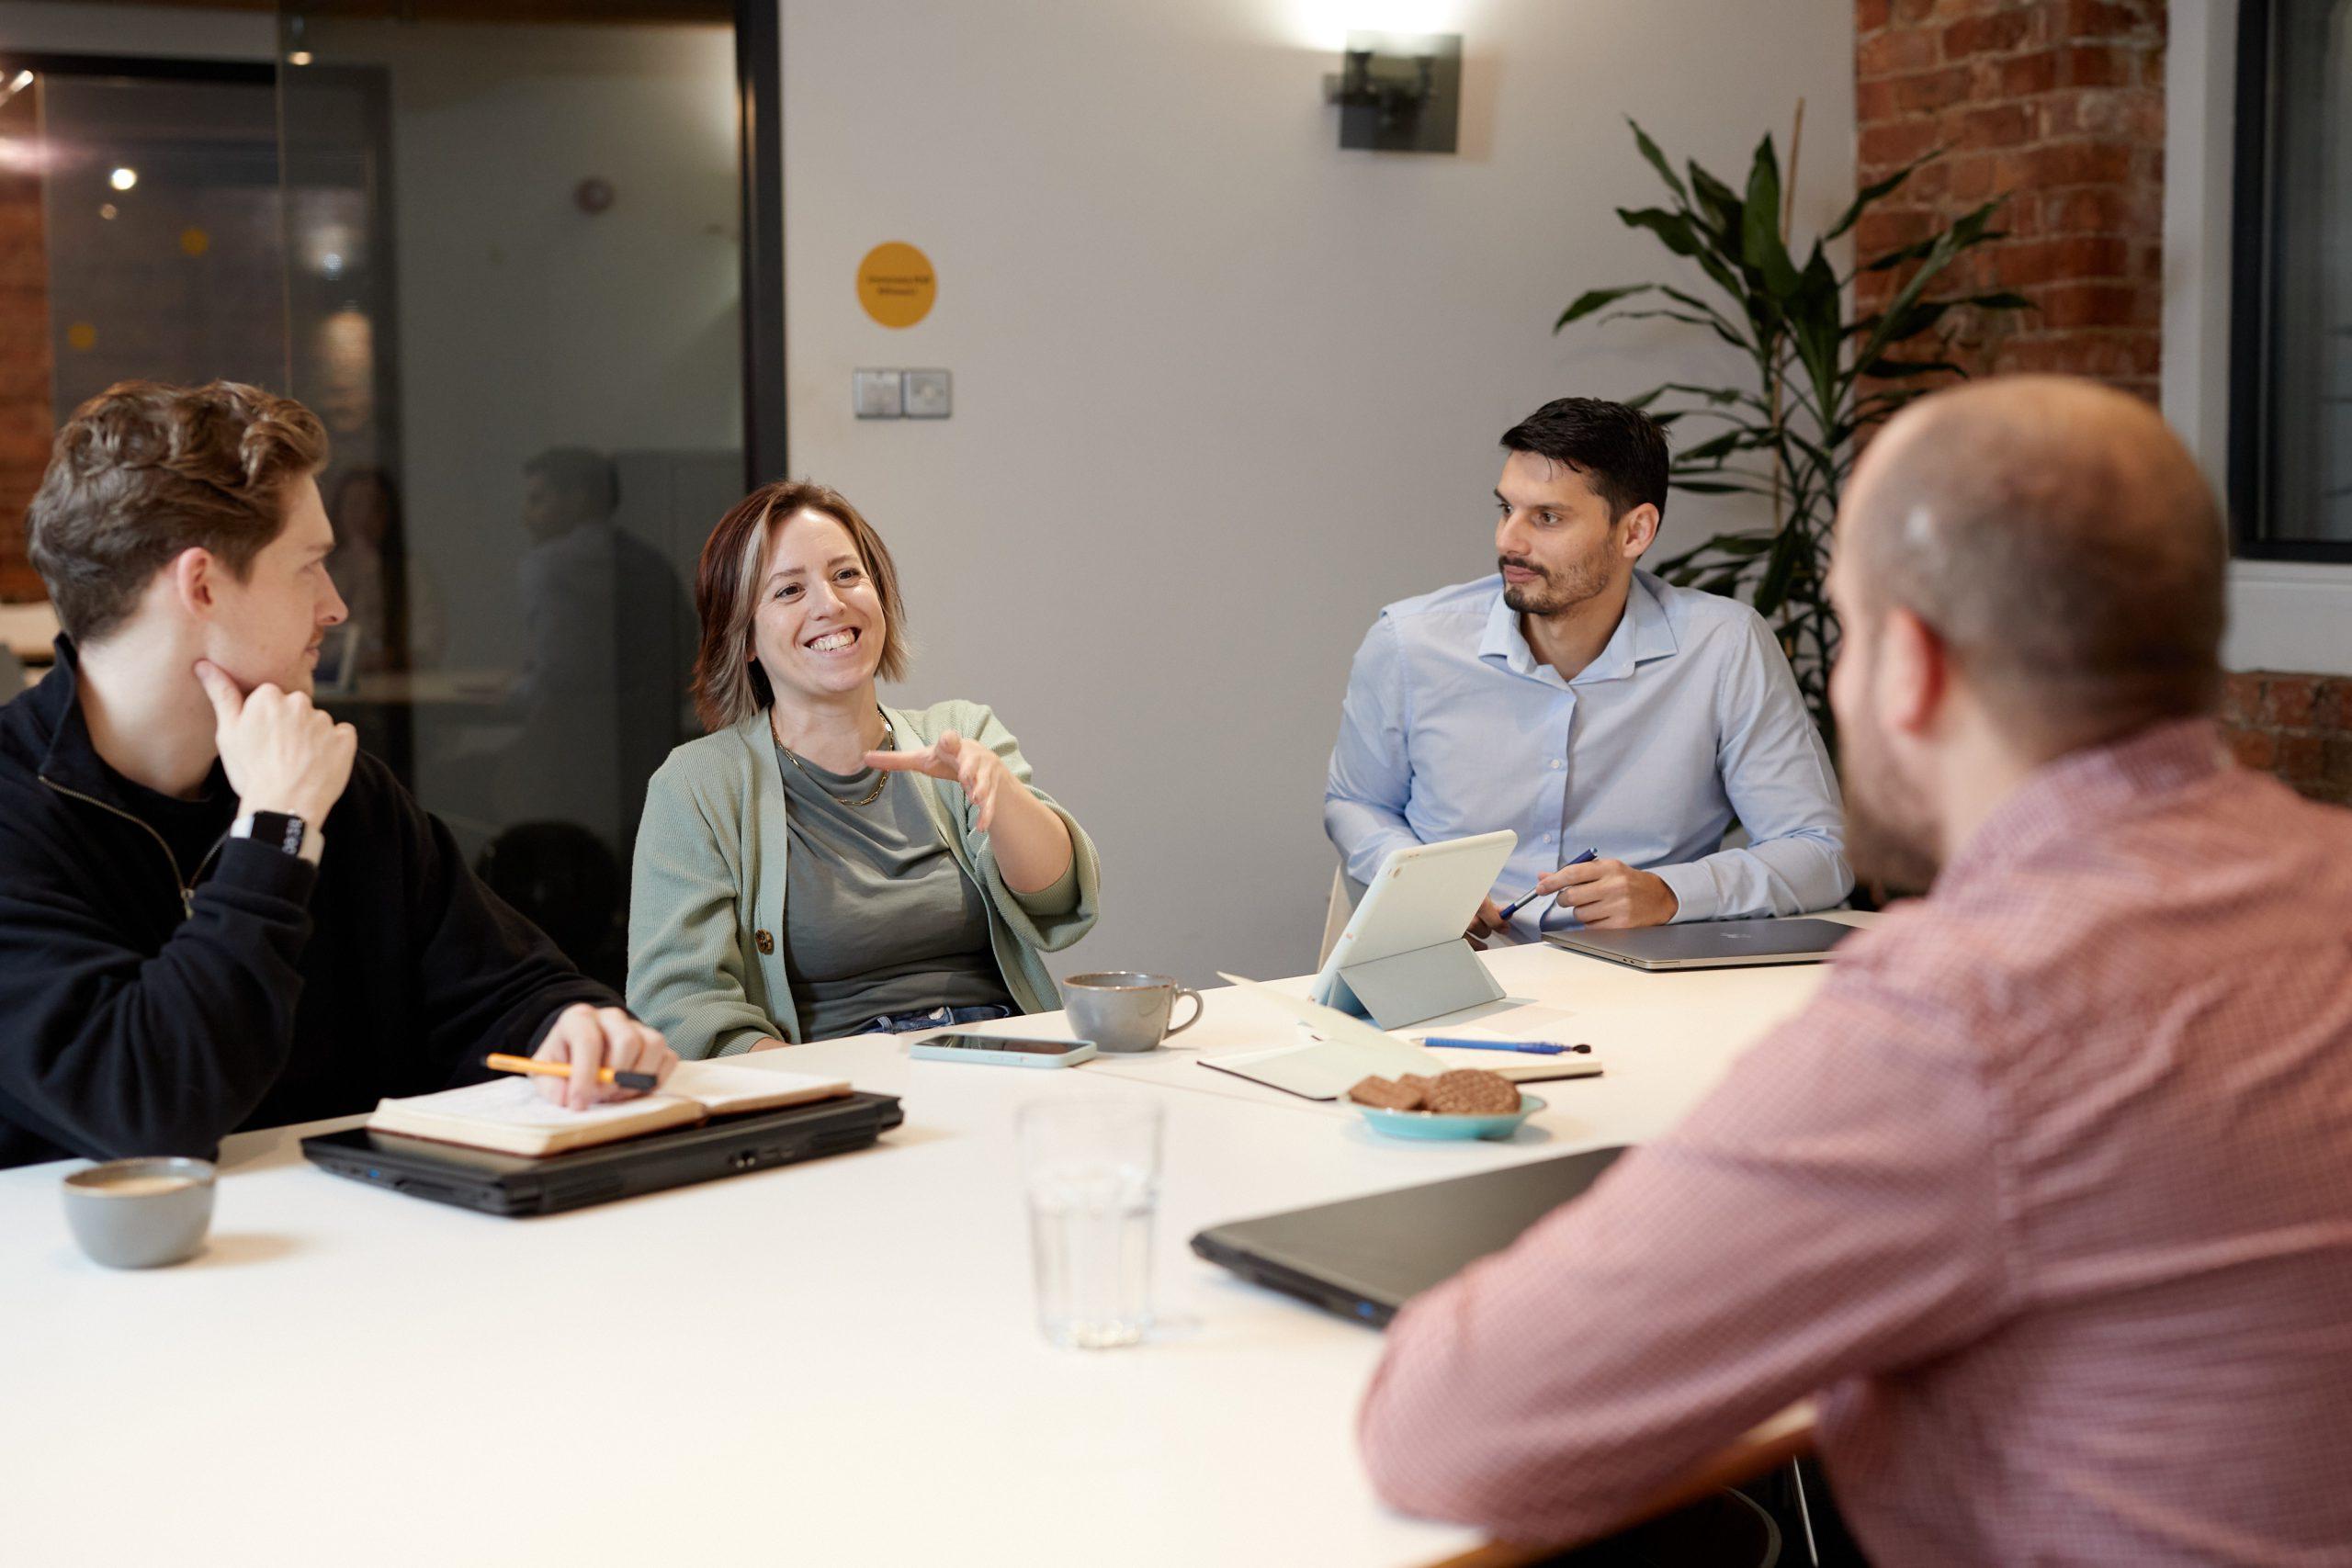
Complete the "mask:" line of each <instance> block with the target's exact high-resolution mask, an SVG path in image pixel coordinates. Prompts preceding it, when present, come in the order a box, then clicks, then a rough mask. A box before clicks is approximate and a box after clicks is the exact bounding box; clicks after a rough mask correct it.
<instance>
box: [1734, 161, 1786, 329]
mask: <svg viewBox="0 0 2352 1568" xmlns="http://www.w3.org/2000/svg"><path fill="white" fill-rule="evenodd" d="M1739 256H1740V261H1741V262H1742V264H1744V265H1747V266H1748V267H1750V268H1752V269H1753V270H1754V271H1755V272H1756V274H1757V275H1758V276H1760V277H1761V278H1762V279H1763V280H1764V287H1765V288H1766V290H1767V291H1769V292H1770V294H1771V296H1772V298H1773V299H1777V300H1785V299H1789V298H1791V297H1792V296H1793V295H1794V294H1795V293H1796V291H1797V269H1796V264H1795V263H1794V262H1792V261H1791V260H1790V259H1789V247H1788V246H1787V245H1785V244H1783V243H1781V163H1780V159H1779V157H1778V156H1777V155H1775V154H1774V152H1773V151H1772V139H1771V137H1770V136H1767V137H1765V138H1764V140H1763V141H1759V142H1758V143H1757V144H1756V163H1755V165H1754V166H1753V167H1752V168H1750V169H1749V170H1748V172H1747V201H1746V202H1745V203H1744V204H1743V205H1742V207H1741V211H1740V236H1739Z"/></svg>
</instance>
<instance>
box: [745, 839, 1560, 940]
mask: <svg viewBox="0 0 2352 1568" xmlns="http://www.w3.org/2000/svg"><path fill="white" fill-rule="evenodd" d="M1546 837H1549V835H1548V834H1547V835H1546ZM752 946H753V947H756V948H758V949H759V950H760V952H761V953H762V954H763V955H764V954H766V953H774V952H775V938H774V937H773V936H770V935H769V934H768V933H767V932H765V931H753V932H752Z"/></svg>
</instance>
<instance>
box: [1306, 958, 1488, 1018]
mask: <svg viewBox="0 0 2352 1568" xmlns="http://www.w3.org/2000/svg"><path fill="white" fill-rule="evenodd" d="M1336 989H1337V991H1338V994H1337V995H1335V996H1334V997H1332V998H1331V1003H1330V1005H1331V1006H1333V1007H1335V1008H1338V1009H1340V1010H1342V1011H1344V1012H1352V1013H1358V1014H1363V1015H1367V1016H1369V1017H1370V1018H1371V1020H1372V1021H1373V1022H1374V1023H1375V1024H1377V1025H1378V1026H1379V1027H1380V1028H1382V1029H1403V1028H1405V1027H1406V1026H1407V1025H1408V1024H1415V1023H1419V1022H1421V1021H1424V1020H1426V1019H1432V1018H1437V1017H1439V1016H1441V1015H1442V1014H1444V1013H1449V1012H1460V1011H1461V1010H1463V1009H1464V1008H1474V1007H1476V1006H1477V1005H1478V1004H1479V1003H1481V1002H1494V1001H1500V1000H1502V996H1503V988H1502V987H1500V986H1498V985H1496V984H1495V977H1494V976H1491V975H1489V974H1487V966H1486V965H1485V964H1481V963H1479V962H1478V955H1477V954H1476V953H1475V952H1473V951H1472V950H1471V947H1470V944H1469V943H1468V942H1464V941H1463V940H1462V939H1461V938H1460V937H1451V938H1448V939H1447V940H1446V941H1444V942H1439V943H1438V944H1437V945H1436V946H1434V947H1421V948H1416V949H1414V950H1413V951H1412V952H1410V953H1397V954H1395V955H1393V956H1391V957H1387V958H1375V959H1374V960H1373V961H1372V962H1370V963H1369V964H1348V965H1345V966H1343V967H1342V968H1341V969H1340V984H1339V986H1338V987H1336Z"/></svg>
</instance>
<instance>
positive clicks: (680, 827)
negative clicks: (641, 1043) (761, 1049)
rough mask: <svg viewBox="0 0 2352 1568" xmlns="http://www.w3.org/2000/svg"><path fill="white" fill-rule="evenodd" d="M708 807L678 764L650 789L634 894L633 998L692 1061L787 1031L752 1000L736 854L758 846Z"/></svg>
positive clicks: (631, 892) (631, 1005) (630, 972)
mask: <svg viewBox="0 0 2352 1568" xmlns="http://www.w3.org/2000/svg"><path fill="white" fill-rule="evenodd" d="M757 852H758V846H756V845H743V844H740V843H737V842H736V841H734V836H733V835H732V834H731V833H730V834H722V833H721V832H720V831H719V829H718V828H716V827H715V826H713V825H712V823H711V822H710V820H709V818H707V816H705V814H704V812H703V808H702V807H701V804H700V803H699V802H698V801H697V800H696V799H695V795H694V793H693V792H692V790H691V789H689V788H688V787H687V786H685V785H684V784H681V783H680V782H679V781H678V778H677V776H676V775H675V774H674V773H673V771H672V770H671V769H668V768H664V769H663V770H662V772H660V773H655V774H654V775H653V778H652V780H651V782H650V783H649V784H647V785H646V789H645V812H644V815H643V816H642V817H641V818H639V821H638V827H637V852H636V862H635V867H634V870H633V872H632V874H631V876H630V879H629V894H628V1005H629V1008H630V1010H632V1011H634V1012H635V1013H636V1014H637V1015H638V1016H639V1018H641V1019H643V1020H644V1021H646V1022H648V1023H650V1024H651V1025H652V1026H653V1027H654V1028H656V1029H658V1030H660V1031H662V1034H663V1035H664V1036H665V1037H666V1038H667V1039H668V1040H669V1042H670V1046H671V1049H673V1050H674V1051H676V1052H677V1053H678V1055H681V1056H683V1057H685V1058H686V1059H688V1060H689V1061H691V1060H695V1059H697V1058H700V1057H704V1056H724V1055H732V1054H733V1053H736V1052H739V1051H748V1050H750V1049H751V1048H752V1046H753V1045H756V1044H758V1043H760V1042H761V1041H762V1040H785V1039H789V1038H790V1036H789V1034H788V1033H787V1032H786V1031H785V1030H783V1029H782V1028H781V1027H779V1026H778V1025H777V1024H776V1022H775V1021H774V1020H772V1019H770V1018H769V1017H768V1015H767V1014H766V1013H765V1012H764V1011H763V1010H761V1009H760V1008H759V1007H758V1006H756V1005H754V1004H753V1002H752V999H751V995H750V993H749V991H748V990H747V989H746V988H745V987H744V983H743V980H744V976H745V974H746V973H747V972H748V970H749V966H750V964H752V959H751V958H750V957H749V956H748V955H747V954H746V953H744V951H743V932H742V924H741V920H740V919H738V918H737V916H736V910H735V904H736V888H737V886H738V877H737V874H736V871H735V867H734V865H733V864H732V863H730V857H732V856H735V855H738V854H745V853H757Z"/></svg>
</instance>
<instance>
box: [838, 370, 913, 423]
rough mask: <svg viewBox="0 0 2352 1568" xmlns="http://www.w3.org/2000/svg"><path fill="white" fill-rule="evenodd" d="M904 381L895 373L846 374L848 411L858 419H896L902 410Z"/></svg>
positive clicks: (871, 371) (893, 371) (864, 372)
mask: <svg viewBox="0 0 2352 1568" xmlns="http://www.w3.org/2000/svg"><path fill="white" fill-rule="evenodd" d="M903 385H904V378H903V377H902V376H901V375H900V373H899V372H898V371H896V370H853V371H851V372H850V373H849V395H850V407H851V408H852V409H854V410H855V411H856V413H857V417H858V418H860V419H897V418H899V416H900V414H901V412H903V411H904V409H905V406H906V405H905V399H904V394H903V391H902V388H903Z"/></svg>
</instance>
